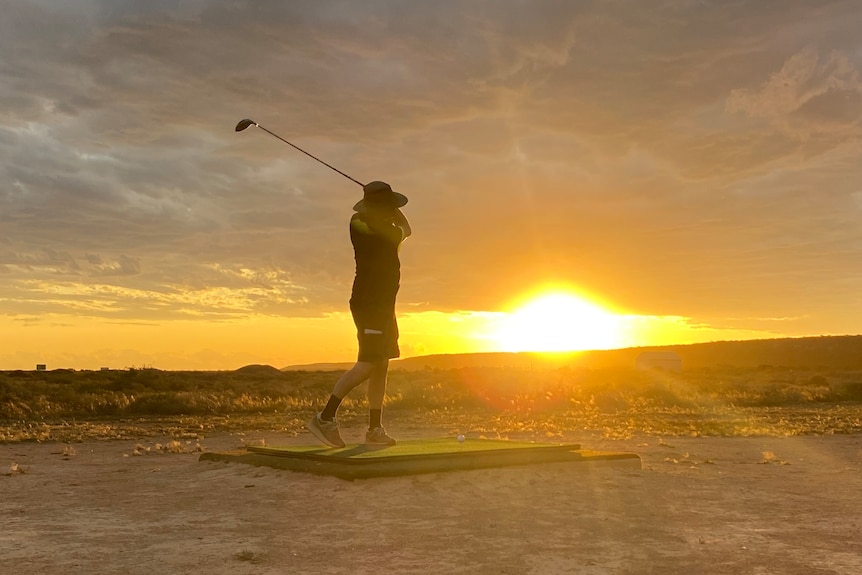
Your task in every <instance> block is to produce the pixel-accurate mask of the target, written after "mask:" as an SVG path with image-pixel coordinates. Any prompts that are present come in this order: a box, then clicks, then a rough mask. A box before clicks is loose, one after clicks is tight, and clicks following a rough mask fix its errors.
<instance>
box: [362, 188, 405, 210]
mask: <svg viewBox="0 0 862 575" xmlns="http://www.w3.org/2000/svg"><path fill="white" fill-rule="evenodd" d="M362 191H363V192H364V196H363V197H362V199H361V200H359V201H358V202H356V205H355V206H353V209H354V211H357V212H358V211H359V210H361V209H362V208H400V207H401V206H403V205H404V204H406V203H407V196H405V195H404V194H399V193H398V192H395V191H393V190H392V187H391V186H390V185H389V184H387V183H386V182H379V181H374V182H369V183H367V184H365V185H364V186H363V187H362Z"/></svg>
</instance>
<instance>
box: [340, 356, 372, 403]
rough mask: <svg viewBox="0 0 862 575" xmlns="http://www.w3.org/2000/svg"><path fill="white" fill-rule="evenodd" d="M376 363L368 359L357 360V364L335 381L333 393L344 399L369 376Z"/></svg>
mask: <svg viewBox="0 0 862 575" xmlns="http://www.w3.org/2000/svg"><path fill="white" fill-rule="evenodd" d="M375 365H376V364H374V363H371V362H368V361H357V362H356V364H355V365H354V366H353V367H352V368H350V369H349V370H348V371H346V372H344V375H342V376H341V377H339V378H338V381H336V382H335V387H333V389H332V395H334V396H335V397H337V398H339V399H344V398H345V397H346V396H347V394H348V393H350V392H351V390H353V388H355V387H356V386H357V385H359V384H360V383H362V382H363V381H365V380H366V379H368V378H369V376H370V375H371V374H372V373H373V371H374V366H375Z"/></svg>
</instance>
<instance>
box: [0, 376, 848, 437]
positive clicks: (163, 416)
mask: <svg viewBox="0 0 862 575" xmlns="http://www.w3.org/2000/svg"><path fill="white" fill-rule="evenodd" d="M338 375H339V374H338V373H333V372H278V371H277V370H266V371H264V370H246V371H237V372H165V371H159V370H151V369H147V370H130V371H113V372H73V371H65V370H64V371H54V372H43V373H37V372H4V373H0V442H17V441H63V442H75V441H84V440H86V439H90V438H116V439H128V438H139V437H145V436H152V435H167V436H170V437H172V438H174V439H175V440H176V442H177V443H176V445H173V444H169V445H167V446H159V448H158V451H170V450H171V449H186V447H185V446H183V445H182V444H181V443H179V442H181V441H186V442H190V441H195V440H197V439H200V438H201V437H203V436H204V435H206V434H209V433H212V432H213V431H243V430H278V431H292V432H296V433H298V432H299V431H300V430H301V428H302V425H303V423H304V422H305V420H306V419H307V418H308V417H309V416H310V415H311V413H313V411H314V410H315V409H317V408H319V405H320V403H321V402H322V401H323V400H325V398H326V397H327V395H328V394H329V391H330V390H331V387H332V384H333V383H334V381H335V380H336V379H337V377H338ZM365 409H366V408H365V403H364V398H363V397H362V394H361V393H356V394H354V396H351V397H349V398H348V399H347V400H346V401H345V402H344V405H343V408H342V411H341V417H342V419H343V420H345V421H346V422H348V423H349V422H350V421H351V420H354V419H363V418H364V417H365ZM387 419H388V420H390V421H400V422H402V423H405V424H415V425H420V426H434V427H438V428H444V429H451V430H452V431H469V432H472V433H476V434H484V435H486V436H494V437H497V436H499V437H504V436H513V435H517V436H519V437H525V436H529V437H534V438H542V439H547V438H554V437H558V436H561V435H562V434H564V433H566V432H570V431H578V430H590V431H599V432H601V433H603V434H604V435H606V436H608V437H628V436H631V435H633V434H635V433H642V434H652V435H660V436H672V435H688V436H698V435H717V436H752V435H803V434H832V433H857V432H860V431H862V374H860V373H858V372H852V371H828V370H824V369H822V368H821V369H811V370H806V369H792V370H791V369H784V368H775V367H763V368H756V369H739V368H720V369H718V368H717V369H704V370H692V371H686V372H683V373H678V374H671V373H664V372H638V371H634V370H621V369H604V370H585V369H571V368H559V369H545V370H530V369H497V368H463V369H447V370H438V369H428V370H424V371H415V372H394V373H393V374H392V376H391V378H390V385H389V397H388V398H387Z"/></svg>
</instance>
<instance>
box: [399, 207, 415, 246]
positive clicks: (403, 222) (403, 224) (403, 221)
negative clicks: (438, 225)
mask: <svg viewBox="0 0 862 575" xmlns="http://www.w3.org/2000/svg"><path fill="white" fill-rule="evenodd" d="M395 225H396V226H398V227H399V228H401V231H402V232H403V233H404V238H405V239H406V238H409V237H410V235H411V234H412V233H413V229H412V228H411V227H410V222H408V221H407V216H405V215H404V213H403V212H402V211H401V210H395Z"/></svg>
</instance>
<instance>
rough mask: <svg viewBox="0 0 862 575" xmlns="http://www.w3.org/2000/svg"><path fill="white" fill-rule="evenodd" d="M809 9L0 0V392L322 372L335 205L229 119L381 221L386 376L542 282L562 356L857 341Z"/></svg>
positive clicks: (820, 8)
mask: <svg viewBox="0 0 862 575" xmlns="http://www.w3.org/2000/svg"><path fill="white" fill-rule="evenodd" d="M812 6H813V4H812V3H811V2H806V1H802V0H797V1H793V0H789V1H787V2H781V3H763V2H734V3H732V4H731V3H723V2H704V3H682V2H669V3H655V2H644V3H623V4H620V3H618V2H594V3H589V4H587V3H579V2H571V3H560V2H543V1H537V2H531V3H523V2H514V1H509V0H500V1H498V2H479V1H470V0H468V1H465V2H424V3H418V2H404V3H392V2H382V1H379V2H378V1H370V2H363V3H356V2H347V1H333V2H320V3H317V2H299V3H295V2H291V3H258V2H251V1H249V2H235V1H232V2H227V1H217V0H214V1H208V2H203V1H201V0H187V1H179V0H151V1H149V2H145V3H144V2H119V1H118V2H110V3H104V2H96V1H93V0H69V1H64V2H62V3H59V2H44V1H39V0H32V1H21V2H14V3H7V4H5V5H4V8H3V14H4V17H3V19H2V21H0V50H2V53H3V54H4V58H3V63H2V70H3V78H4V81H3V83H2V84H0V102H2V104H3V105H2V106H0V171H2V175H3V177H2V179H0V181H2V187H0V278H2V280H3V281H2V282H0V334H2V335H0V369H32V368H33V366H34V365H35V364H36V363H47V364H48V366H49V368H54V367H73V368H90V369H92V368H98V367H102V366H108V367H114V368H122V367H128V366H142V365H151V366H154V367H158V368H164V369H233V368H236V367H240V366H242V365H245V364H249V363H267V364H271V365H275V366H278V367H282V366H285V365H290V364H301V363H311V362H319V361H349V360H351V359H353V357H354V355H355V342H354V334H353V328H352V325H351V323H350V319H349V316H348V315H347V299H348V297H349V291H350V283H351V281H352V273H353V260H352V251H351V248H350V243H349V239H348V235H347V221H348V219H349V217H350V214H351V206H352V205H353V203H354V202H355V201H356V200H357V198H358V197H359V193H360V190H359V189H358V187H357V186H356V185H355V184H354V183H352V182H350V181H349V180H347V179H345V178H342V177H341V176H339V175H338V174H335V173H333V172H331V171H330V170H328V169H326V168H325V167H323V166H321V165H319V164H317V163H315V162H314V161H312V160H310V159H309V158H307V157H306V156H304V155H302V154H300V153H298V152H296V151H295V150H293V149H292V148H290V147H289V146H286V145H284V144H283V143H281V142H279V141H277V140H275V139H274V138H271V137H270V136H268V135H266V134H265V133H264V132H262V131H260V130H256V129H250V130H247V131H246V132H243V133H240V134H237V133H235V132H234V131H233V127H234V125H235V124H236V122H237V121H238V120H240V119H241V118H245V117H251V118H253V119H255V120H257V121H258V122H260V123H261V124H262V125H264V126H266V127H267V128H268V129H270V130H272V131H274V132H276V133H278V134H279V135H281V136H282V137H285V138H287V139H288V140H290V141H292V142H294V143H295V144H297V145H299V146H301V147H303V148H305V149H307V150H309V151H310V152H312V153H313V154H315V155H317V156H319V157H321V158H323V159H324V160H326V161H327V162H329V163H331V164H333V165H334V166H336V167H338V168H339V169H341V170H343V171H345V172H347V173H348V174H350V175H351V176H353V177H354V178H356V179H359V180H360V181H370V180H375V179H379V180H385V181H387V182H389V183H390V184H392V186H393V188H395V189H396V190H398V191H400V192H402V193H405V194H406V195H408V196H409V198H410V203H409V204H408V205H407V206H406V208H405V212H406V213H407V215H408V217H409V218H410V220H411V223H412V224H413V228H414V232H415V233H414V236H413V237H411V238H410V239H409V240H408V241H407V242H406V243H405V245H404V247H403V250H402V264H403V270H402V271H403V279H402V288H401V293H400V295H399V307H398V311H399V314H400V317H401V325H402V342H401V343H402V349H403V351H404V355H405V356H409V355H418V354H425V353H445V352H469V351H493V350H502V349H509V348H511V346H512V345H514V342H518V344H519V345H521V346H526V345H528V344H529V343H530V342H533V343H535V342H537V341H540V338H539V334H536V335H535V336H530V334H529V333H527V337H526V338H525V339H521V338H520V336H518V338H516V337H515V336H513V335H512V334H513V333H515V331H516V332H518V333H519V334H521V335H523V332H524V331H525V330H526V331H527V332H529V330H530V329H536V330H538V329H539V328H537V327H536V326H537V325H540V324H539V323H538V322H539V321H540V320H538V319H535V318H534V319H532V320H528V319H525V316H524V315H523V314H522V315H521V316H514V315H512V314H513V312H514V311H515V310H516V309H517V308H518V307H519V306H522V305H524V304H526V303H527V302H528V301H529V300H530V299H531V298H532V297H534V296H538V295H541V293H544V292H545V291H547V290H548V289H551V288H553V289H557V290H558V291H562V292H565V293H570V294H574V295H577V296H579V297H581V298H585V299H587V300H590V301H593V302H595V303H597V304H599V305H601V306H604V308H605V309H607V310H608V311H610V312H612V313H613V314H614V315H615V318H616V319H615V320H614V325H615V326H616V328H615V329H616V332H615V333H616V336H615V337H616V339H615V340H613V338H611V339H608V338H607V337H604V336H601V333H603V330H604V331H607V329H609V328H607V325H605V326H604V327H603V326H602V325H599V323H600V322H599V320H597V319H596V318H595V317H594V316H589V314H587V316H577V314H575V313H574V312H573V313H572V315H571V316H570V317H569V319H568V320H567V322H566V324H567V325H568V326H570V327H571V330H570V331H566V330H562V331H560V332H559V334H558V336H557V337H556V339H557V340H565V341H571V345H572V346H577V347H583V346H585V345H588V343H585V342H590V341H592V342H594V343H595V345H596V346H597V347H607V346H608V345H612V343H613V342H614V341H615V342H616V343H618V344H619V345H647V344H666V343H688V342H695V341H711V340H721V339H748V338H760V337H777V336H801V335H821V334H824V335H825V334H855V333H859V331H860V330H859V326H860V325H862V296H860V294H862V226H860V225H859V221H860V216H862V185H860V182H862V137H860V136H862V79H860V70H862V40H860V35H859V34H858V31H859V30H860V29H862V6H860V5H859V3H858V2H853V1H850V0H848V1H833V2H818V3H817V4H816V6H813V7H812ZM560 301H562V300H560ZM559 305H560V306H561V316H562V315H563V314H562V308H564V307H565V304H564V303H560V304H559ZM518 318H520V319H518ZM590 318H592V319H590ZM517 322H521V323H520V324H518V323H517ZM548 322H549V325H552V324H553V322H551V321H550V320H548ZM591 322H593V323H591ZM516 324H517V325H518V326H520V327H519V328H518V329H517V330H515V331H513V329H514V328H513V327H512V326H513V325H516ZM525 326H527V327H525ZM591 334H592V335H593V336H594V337H593V338H592V339H591ZM549 341H551V340H549Z"/></svg>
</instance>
